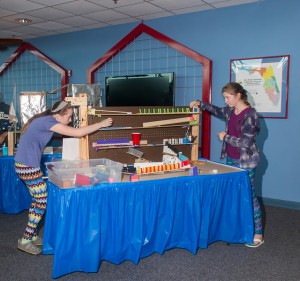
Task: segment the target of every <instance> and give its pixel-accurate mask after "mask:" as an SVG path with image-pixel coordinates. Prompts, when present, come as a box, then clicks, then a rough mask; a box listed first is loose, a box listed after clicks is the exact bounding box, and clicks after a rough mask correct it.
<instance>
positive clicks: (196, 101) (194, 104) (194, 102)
mask: <svg viewBox="0 0 300 281" xmlns="http://www.w3.org/2000/svg"><path fill="white" fill-rule="evenodd" d="M200 104H201V101H199V100H194V101H191V103H190V108H193V107H197V106H200Z"/></svg>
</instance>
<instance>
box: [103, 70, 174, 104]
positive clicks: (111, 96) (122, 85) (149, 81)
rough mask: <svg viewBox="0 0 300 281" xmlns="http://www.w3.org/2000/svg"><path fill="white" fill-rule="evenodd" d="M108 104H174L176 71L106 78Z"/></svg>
mask: <svg viewBox="0 0 300 281" xmlns="http://www.w3.org/2000/svg"><path fill="white" fill-rule="evenodd" d="M105 94H106V96H105V98H106V106H174V104H175V101H174V100H175V98H174V73H172V72H170V73H153V74H142V75H128V76H112V77H106V78H105Z"/></svg>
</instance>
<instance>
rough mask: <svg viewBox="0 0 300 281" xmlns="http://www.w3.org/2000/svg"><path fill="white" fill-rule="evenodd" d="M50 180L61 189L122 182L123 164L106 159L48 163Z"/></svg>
mask: <svg viewBox="0 0 300 281" xmlns="http://www.w3.org/2000/svg"><path fill="white" fill-rule="evenodd" d="M45 166H46V168H47V172H48V179H49V181H50V182H52V183H54V184H55V185H57V186H58V187H60V188H71V187H77V186H89V185H94V184H97V183H104V182H108V183H111V182H120V181H121V174H122V169H123V164H122V163H119V162H115V161H112V160H110V159H106V158H100V159H90V160H75V161H69V160H58V161H54V162H46V163H45Z"/></svg>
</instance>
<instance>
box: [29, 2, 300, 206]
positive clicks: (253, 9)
mask: <svg viewBox="0 0 300 281" xmlns="http://www.w3.org/2000/svg"><path fill="white" fill-rule="evenodd" d="M299 11H300V1H298V0H288V1H286V0H264V1H262V2H258V3H252V4H246V5H239V6H233V7H228V8H223V9H216V10H209V11H204V12H197V13H192V14H185V15H179V16H173V17H167V18H162V19H155V20H150V21H146V22H145V24H146V25H148V26H150V27H152V28H154V29H156V30H158V31H159V32H161V33H163V34H165V35H167V36H169V37H171V38H172V39H174V40H176V41H178V42H180V43H182V44H183V45H185V46H187V47H189V48H191V49H193V50H195V51H196V52H198V53H201V54H202V55H204V56H206V57H208V58H210V59H211V60H212V61H213V103H214V104H217V105H223V104H224V101H223V98H222V95H221V93H220V89H221V87H222V86H223V85H224V84H225V83H227V82H229V79H230V65H229V62H230V59H235V58H251V57H262V56H280V55H290V56H291V62H290V76H289V78H290V80H289V105H288V106H289V110H288V119H268V118H265V119H261V123H262V124H261V125H262V130H261V134H260V136H259V139H258V143H259V146H260V148H261V149H262V161H261V163H260V166H259V167H258V170H257V179H256V181H257V182H256V184H257V190H258V195H261V196H262V197H264V198H266V199H268V198H271V199H272V200H274V202H275V201H278V202H280V203H281V204H282V205H284V202H285V201H289V202H288V203H289V204H290V206H291V205H292V206H294V207H296V208H298V206H300V184H299V183H298V178H297V176H298V164H299V163H298V160H299V159H298V158H297V157H298V156H300V146H299V139H300V125H299V119H300V118H299V117H300V113H299V109H298V107H299V104H300V93H299V79H300V73H299V67H300V51H299V50H300V49H299V46H300V33H299V26H300V17H299ZM136 25H137V24H136V23H133V24H124V25H119V26H111V27H105V28H101V29H94V30H90V31H81V32H75V33H69V34H63V35H57V36H49V37H40V38H35V39H32V40H30V42H31V43H32V44H33V45H34V46H35V47H36V48H38V49H39V50H40V51H42V52H44V53H45V54H46V55H48V56H49V57H51V58H52V59H53V60H54V61H56V62H57V63H59V64H60V65H62V66H63V67H65V68H67V69H72V71H73V76H72V77H71V80H70V83H85V82H86V70H87V68H88V67H89V66H90V65H91V64H92V63H94V62H95V61H96V60H97V59H98V58H99V57H101V56H102V55H103V54H104V53H105V52H106V51H107V50H109V49H110V48H111V47H112V46H114V45H115V44H116V43H117V42H118V41H119V40H120V39H122V38H123V37H124V36H125V35H126V34H127V33H129V32H130V31H131V30H132V29H133V28H134V27H136ZM195 98H199V97H195ZM200 98H201V97H200ZM223 129H224V124H223V123H222V122H221V121H219V120H216V119H213V122H212V135H211V145H212V147H211V150H212V153H211V159H212V160H215V161H219V155H220V148H221V143H220V142H219V141H218V140H217V137H216V135H217V132H219V131H222V130H223Z"/></svg>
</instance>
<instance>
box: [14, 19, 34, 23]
mask: <svg viewBox="0 0 300 281" xmlns="http://www.w3.org/2000/svg"><path fill="white" fill-rule="evenodd" d="M15 21H17V22H18V23H30V22H32V20H31V19H26V18H18V19H15Z"/></svg>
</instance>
